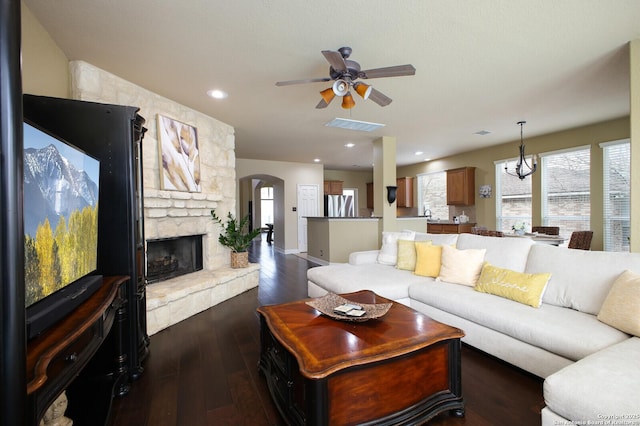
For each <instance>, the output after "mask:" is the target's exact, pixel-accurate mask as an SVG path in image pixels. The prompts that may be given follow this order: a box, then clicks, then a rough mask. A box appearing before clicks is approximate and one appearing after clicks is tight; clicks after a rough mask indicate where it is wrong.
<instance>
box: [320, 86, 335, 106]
mask: <svg viewBox="0 0 640 426" xmlns="http://www.w3.org/2000/svg"><path fill="white" fill-rule="evenodd" d="M320 96H322V99H324V101H325V102H326V103H327V105H329V104H330V103H331V101H332V100H333V98H335V97H336V94H335V93H334V92H333V88H332V87H329V88H328V89H324V90H323V91H321V92H320Z"/></svg>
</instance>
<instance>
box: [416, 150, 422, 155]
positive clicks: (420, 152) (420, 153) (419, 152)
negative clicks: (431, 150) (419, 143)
mask: <svg viewBox="0 0 640 426" xmlns="http://www.w3.org/2000/svg"><path fill="white" fill-rule="evenodd" d="M422 154H424V152H422V151H416V155H422Z"/></svg>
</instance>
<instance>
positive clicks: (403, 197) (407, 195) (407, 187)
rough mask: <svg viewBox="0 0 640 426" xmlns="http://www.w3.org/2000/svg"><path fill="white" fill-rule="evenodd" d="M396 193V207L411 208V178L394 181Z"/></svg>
mask: <svg viewBox="0 0 640 426" xmlns="http://www.w3.org/2000/svg"><path fill="white" fill-rule="evenodd" d="M396 185H397V186H398V192H397V194H396V202H397V206H398V207H413V178H412V177H402V178H397V179H396Z"/></svg>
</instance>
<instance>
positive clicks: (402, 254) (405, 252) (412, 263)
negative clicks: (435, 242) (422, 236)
mask: <svg viewBox="0 0 640 426" xmlns="http://www.w3.org/2000/svg"><path fill="white" fill-rule="evenodd" d="M421 244H431V242H430V241H425V242H423V243H421ZM396 268H398V269H404V270H405V271H413V270H414V269H416V242H415V241H413V240H398V262H397V263H396Z"/></svg>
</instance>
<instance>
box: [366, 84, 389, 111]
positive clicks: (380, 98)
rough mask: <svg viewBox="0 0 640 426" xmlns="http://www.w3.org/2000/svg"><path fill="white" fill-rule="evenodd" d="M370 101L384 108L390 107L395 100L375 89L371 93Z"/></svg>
mask: <svg viewBox="0 0 640 426" xmlns="http://www.w3.org/2000/svg"><path fill="white" fill-rule="evenodd" d="M369 99H370V100H372V101H373V102H375V103H377V104H378V105H380V106H382V107H383V106H387V105H389V104H390V103H391V102H392V101H393V99H391V98H390V97H388V96H387V95H385V94H384V93H382V92H380V91H378V90H376V89H374V88H373V87H372V88H371V93H370V94H369Z"/></svg>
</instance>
